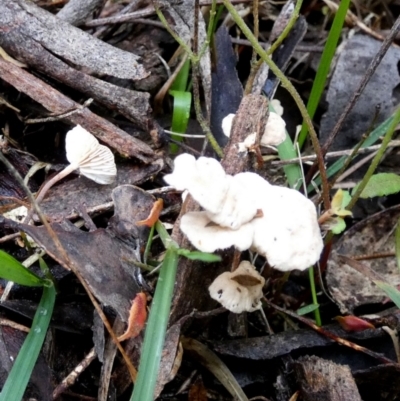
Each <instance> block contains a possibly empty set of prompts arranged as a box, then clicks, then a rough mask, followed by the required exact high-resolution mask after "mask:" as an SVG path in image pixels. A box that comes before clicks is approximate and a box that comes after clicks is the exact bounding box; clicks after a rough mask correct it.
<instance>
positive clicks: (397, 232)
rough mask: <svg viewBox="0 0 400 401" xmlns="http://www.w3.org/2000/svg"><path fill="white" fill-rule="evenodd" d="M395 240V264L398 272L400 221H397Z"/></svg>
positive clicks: (399, 262) (399, 267)
mask: <svg viewBox="0 0 400 401" xmlns="http://www.w3.org/2000/svg"><path fill="white" fill-rule="evenodd" d="M394 238H395V241H394V243H395V250H396V262H397V268H398V269H399V270H400V219H399V220H397V226H396V232H395V234H394Z"/></svg>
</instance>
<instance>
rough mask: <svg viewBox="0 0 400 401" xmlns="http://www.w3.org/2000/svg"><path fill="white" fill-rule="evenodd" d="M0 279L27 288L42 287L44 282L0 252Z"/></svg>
mask: <svg viewBox="0 0 400 401" xmlns="http://www.w3.org/2000/svg"><path fill="white" fill-rule="evenodd" d="M0 277H2V278H4V279H6V280H9V281H13V282H14V283H17V284H20V285H26V286H28V287H42V286H43V285H46V280H45V279H42V278H40V277H39V276H37V275H36V274H34V273H32V272H31V271H30V270H28V269H27V268H26V267H25V266H23V265H22V264H21V263H20V262H18V260H16V259H14V258H13V257H12V256H10V255H9V254H8V253H6V252H4V251H0Z"/></svg>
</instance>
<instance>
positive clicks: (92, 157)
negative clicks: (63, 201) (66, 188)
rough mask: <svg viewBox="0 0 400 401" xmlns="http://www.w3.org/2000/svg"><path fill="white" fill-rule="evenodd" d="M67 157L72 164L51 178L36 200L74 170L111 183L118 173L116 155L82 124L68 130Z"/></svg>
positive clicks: (66, 139) (100, 181) (39, 199)
mask: <svg viewBox="0 0 400 401" xmlns="http://www.w3.org/2000/svg"><path fill="white" fill-rule="evenodd" d="M65 148H66V152H67V159H68V161H69V162H70V164H69V165H68V166H67V167H65V169H64V170H62V171H60V172H59V173H58V174H57V175H55V176H54V177H53V178H52V179H51V180H49V181H48V182H47V183H46V184H45V185H44V186H43V188H42V190H41V191H40V192H39V194H38V196H37V198H36V201H37V202H40V201H41V200H42V199H43V198H44V196H45V194H46V193H47V191H48V190H49V189H50V188H51V187H52V186H53V185H54V184H55V183H56V182H58V181H60V180H61V179H62V178H64V177H66V176H67V175H68V174H70V173H72V172H73V171H74V170H79V172H80V173H81V174H82V175H84V176H86V177H88V178H90V179H91V180H93V181H95V182H97V183H98V184H104V185H106V184H111V183H112V182H113V181H114V179H115V177H116V175H117V168H116V166H115V161H114V155H113V153H112V152H111V150H110V149H109V148H107V147H106V146H103V145H100V143H99V141H98V140H97V139H96V138H95V137H94V136H93V135H92V134H91V133H90V132H88V131H86V130H85V129H84V128H83V127H81V126H80V125H77V126H76V127H75V128H73V129H72V130H70V131H68V133H67V136H66V138H65Z"/></svg>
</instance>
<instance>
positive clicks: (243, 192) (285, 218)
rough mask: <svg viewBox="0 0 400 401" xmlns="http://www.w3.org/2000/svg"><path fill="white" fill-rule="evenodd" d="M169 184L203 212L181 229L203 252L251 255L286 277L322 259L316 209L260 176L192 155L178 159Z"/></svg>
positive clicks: (189, 218) (190, 217)
mask: <svg viewBox="0 0 400 401" xmlns="http://www.w3.org/2000/svg"><path fill="white" fill-rule="evenodd" d="M164 179H165V181H166V182H167V183H168V184H170V185H172V186H173V187H174V188H176V189H177V190H180V191H184V190H187V191H188V192H189V193H190V194H191V195H192V196H193V198H194V199H195V200H196V201H197V202H198V203H199V204H200V206H202V207H203V209H204V211H200V212H189V213H186V214H185V215H184V216H183V217H182V219H181V223H180V228H181V230H182V231H183V233H184V234H185V235H186V236H187V237H188V239H189V241H190V242H191V243H192V244H193V245H194V246H195V247H196V248H197V249H199V250H200V251H203V252H214V251H216V250H217V249H226V248H229V247H231V246H234V247H235V248H237V249H238V250H240V251H244V250H247V249H252V250H254V251H256V252H258V253H259V254H261V255H263V256H265V257H266V259H267V260H268V263H269V264H270V266H272V267H274V268H276V269H278V270H282V271H288V270H294V269H299V270H304V269H307V268H308V267H309V266H311V265H312V264H314V263H315V262H316V261H317V260H318V259H319V256H320V253H321V251H322V247H323V242H322V237H321V232H320V229H319V225H318V219H317V213H316V209H315V206H314V204H313V203H312V202H311V201H310V200H309V199H307V198H306V197H305V196H304V195H302V194H301V193H300V192H298V191H296V190H293V189H289V188H284V187H279V186H275V185H270V184H269V183H268V182H267V181H266V180H264V179H263V178H262V177H261V176H259V175H258V174H256V173H250V172H245V173H240V174H236V175H235V176H231V175H228V174H226V173H225V171H224V169H223V167H222V166H221V164H220V163H219V162H218V161H217V160H215V159H212V158H208V157H200V158H199V159H198V160H196V159H195V158H194V157H193V156H192V155H189V154H182V155H180V156H178V157H177V158H176V159H175V167H174V171H173V173H172V174H168V175H166V176H165V177H164Z"/></svg>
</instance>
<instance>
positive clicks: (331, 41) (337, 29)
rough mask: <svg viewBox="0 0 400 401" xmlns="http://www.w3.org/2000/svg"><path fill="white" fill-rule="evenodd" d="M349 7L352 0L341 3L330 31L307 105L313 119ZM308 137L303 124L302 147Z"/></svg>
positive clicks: (300, 136)
mask: <svg viewBox="0 0 400 401" xmlns="http://www.w3.org/2000/svg"><path fill="white" fill-rule="evenodd" d="M349 5H350V0H341V1H340V2H339V9H338V10H337V12H336V15H335V18H334V20H333V23H332V26H331V29H330V31H329V35H328V39H327V41H326V44H325V47H324V51H323V52H322V56H321V61H320V63H319V66H318V70H317V74H316V75H315V79H314V82H313V86H312V89H311V94H310V97H309V99H308V103H307V111H308V114H309V115H310V117H311V119H312V118H313V117H314V114H315V111H316V110H317V107H318V104H319V101H320V99H321V95H322V92H323V90H324V87H325V82H326V79H327V77H328V74H329V69H330V66H331V63H332V59H333V56H334V55H335V51H336V46H337V43H338V40H339V38H340V33H341V31H342V27H343V23H344V20H345V18H346V14H347V10H348V9H349ZM306 137H307V126H306V125H305V124H304V123H303V126H302V127H301V131H300V135H299V141H298V142H299V146H300V147H301V146H303V143H304V141H305V139H306Z"/></svg>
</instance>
